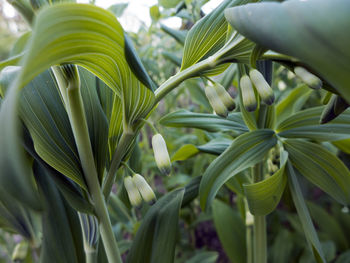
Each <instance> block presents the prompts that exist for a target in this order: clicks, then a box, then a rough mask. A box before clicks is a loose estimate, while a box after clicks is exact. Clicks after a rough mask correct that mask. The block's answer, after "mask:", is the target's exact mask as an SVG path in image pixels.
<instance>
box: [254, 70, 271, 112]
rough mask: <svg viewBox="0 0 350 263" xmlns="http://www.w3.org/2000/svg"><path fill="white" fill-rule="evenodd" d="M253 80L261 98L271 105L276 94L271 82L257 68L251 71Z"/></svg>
mask: <svg viewBox="0 0 350 263" xmlns="http://www.w3.org/2000/svg"><path fill="white" fill-rule="evenodd" d="M249 76H250V79H251V81H252V82H253V84H254V86H255V88H256V90H257V91H258V93H259V95H260V98H261V100H262V101H263V102H265V103H266V104H267V105H271V104H272V103H273V102H274V101H275V95H274V94H273V90H272V89H271V87H270V85H269V83H267V81H266V80H265V78H264V76H263V75H262V74H261V73H260V72H259V71H258V70H256V69H252V70H251V71H250V72H249Z"/></svg>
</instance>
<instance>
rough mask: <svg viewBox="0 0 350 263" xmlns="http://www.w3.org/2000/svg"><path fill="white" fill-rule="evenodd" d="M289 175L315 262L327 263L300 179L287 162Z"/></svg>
mask: <svg viewBox="0 0 350 263" xmlns="http://www.w3.org/2000/svg"><path fill="white" fill-rule="evenodd" d="M287 174H288V185H289V189H290V192H291V194H292V198H293V202H294V205H295V208H296V209H297V213H298V216H299V219H300V222H301V224H302V226H303V230H304V234H305V237H306V239H307V241H308V242H309V244H310V246H311V247H312V252H313V254H314V257H315V260H316V262H318V263H325V262H326V260H325V258H324V255H323V251H322V247H321V244H320V241H319V239H318V236H317V233H316V230H315V228H314V225H313V224H312V221H311V217H310V214H309V211H308V209H307V207H306V204H305V200H304V197H303V194H302V192H301V189H300V185H299V183H298V179H297V177H296V175H295V172H294V169H293V166H292V164H291V163H290V162H289V161H288V162H287Z"/></svg>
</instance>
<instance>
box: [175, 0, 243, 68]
mask: <svg viewBox="0 0 350 263" xmlns="http://www.w3.org/2000/svg"><path fill="white" fill-rule="evenodd" d="M246 2H247V1H245V0H235V1H231V0H225V1H224V2H222V3H221V4H220V5H219V6H218V7H217V8H215V9H214V10H213V11H212V12H210V13H209V14H207V15H206V16H204V17H203V18H202V19H201V20H199V21H198V22H197V23H196V24H195V25H194V26H193V27H192V28H191V30H190V31H189V32H188V34H187V36H186V40H185V46H184V53H183V59H182V65H181V70H184V69H186V68H188V67H190V66H192V65H194V64H195V63H197V62H199V61H201V60H203V59H205V58H208V57H210V56H211V55H213V54H214V53H215V52H217V51H218V50H219V49H220V48H222V47H223V45H224V44H225V42H226V34H227V28H228V26H227V25H228V24H227V21H226V20H225V17H224V10H225V8H227V7H231V6H235V5H239V4H242V3H246ZM225 67H227V66H225ZM213 75H214V74H213Z"/></svg>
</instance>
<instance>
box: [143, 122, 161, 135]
mask: <svg viewBox="0 0 350 263" xmlns="http://www.w3.org/2000/svg"><path fill="white" fill-rule="evenodd" d="M140 121H142V122H143V123H145V124H147V125H148V126H149V127H150V128H151V130H152V131H153V133H154V134H157V133H158V131H157V129H156V127H154V125H153V124H152V122H150V121H148V120H146V119H140Z"/></svg>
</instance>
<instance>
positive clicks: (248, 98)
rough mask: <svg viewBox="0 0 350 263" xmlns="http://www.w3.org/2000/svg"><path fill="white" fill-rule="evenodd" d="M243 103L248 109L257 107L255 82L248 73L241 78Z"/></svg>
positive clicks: (253, 109)
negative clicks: (253, 82)
mask: <svg viewBox="0 0 350 263" xmlns="http://www.w3.org/2000/svg"><path fill="white" fill-rule="evenodd" d="M240 86H241V92H242V103H243V106H244V108H245V109H246V110H247V111H255V110H256V107H257V103H256V98H255V93H254V88H253V84H252V82H251V80H250V78H249V77H248V76H247V75H244V76H242V77H241V80H240Z"/></svg>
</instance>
